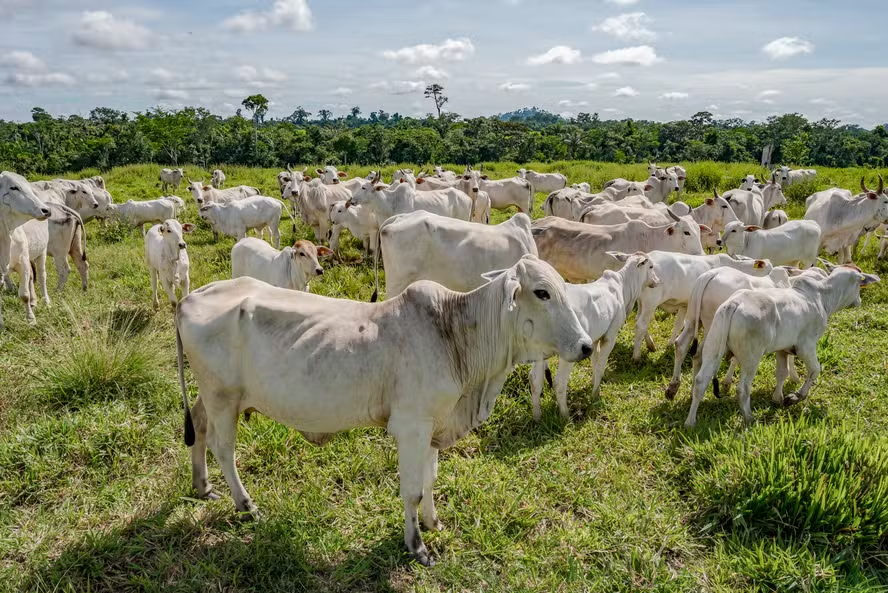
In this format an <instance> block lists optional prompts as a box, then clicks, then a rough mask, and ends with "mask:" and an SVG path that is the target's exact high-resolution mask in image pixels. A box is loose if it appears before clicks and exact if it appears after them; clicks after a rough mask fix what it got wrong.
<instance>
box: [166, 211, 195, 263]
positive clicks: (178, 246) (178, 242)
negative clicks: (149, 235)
mask: <svg viewBox="0 0 888 593" xmlns="http://www.w3.org/2000/svg"><path fill="white" fill-rule="evenodd" d="M157 230H158V232H159V233H160V236H161V238H162V239H163V244H164V247H165V250H166V252H167V254H168V255H169V256H170V258H171V259H173V260H178V259H179V254H180V252H182V251H185V249H186V248H187V247H188V244H187V243H185V233H190V232H191V231H193V230H194V225H193V224H191V223H190V222H186V223H185V224H182V223H180V222H179V221H178V220H176V219H175V218H171V219H169V220H165V221H163V223H161V224H159V225H158V229H157Z"/></svg>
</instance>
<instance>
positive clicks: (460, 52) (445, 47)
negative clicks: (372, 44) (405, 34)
mask: <svg viewBox="0 0 888 593" xmlns="http://www.w3.org/2000/svg"><path fill="white" fill-rule="evenodd" d="M474 54H475V46H474V45H473V44H472V41H471V40H470V39H467V38H465V37H462V38H460V39H445V40H444V41H443V42H442V43H440V44H438V45H434V44H431V43H421V44H419V45H413V46H410V47H402V48H401V49H388V50H386V51H384V52H382V56H383V57H384V58H385V59H387V60H393V61H395V62H402V63H404V64H433V63H435V62H461V61H463V60H467V59H469V58H470V57H472V56H473V55H474Z"/></svg>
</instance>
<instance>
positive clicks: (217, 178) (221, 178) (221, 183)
mask: <svg viewBox="0 0 888 593" xmlns="http://www.w3.org/2000/svg"><path fill="white" fill-rule="evenodd" d="M210 185H212V186H213V187H215V188H216V189H222V188H224V187H225V173H223V172H222V169H216V170H215V171H213V176H212V177H210Z"/></svg>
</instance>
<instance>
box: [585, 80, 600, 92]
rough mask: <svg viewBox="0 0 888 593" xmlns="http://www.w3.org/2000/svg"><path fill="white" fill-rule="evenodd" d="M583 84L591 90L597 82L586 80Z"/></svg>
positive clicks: (596, 86)
mask: <svg viewBox="0 0 888 593" xmlns="http://www.w3.org/2000/svg"><path fill="white" fill-rule="evenodd" d="M585 86H586V88H587V89H589V90H590V91H593V90H595V89H597V88H598V83H597V82H587V83H586V85H585Z"/></svg>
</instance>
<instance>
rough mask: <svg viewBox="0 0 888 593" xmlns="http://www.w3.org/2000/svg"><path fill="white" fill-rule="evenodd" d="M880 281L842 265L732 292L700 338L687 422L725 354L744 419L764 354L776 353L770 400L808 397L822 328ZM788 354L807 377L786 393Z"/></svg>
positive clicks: (790, 402)
mask: <svg viewBox="0 0 888 593" xmlns="http://www.w3.org/2000/svg"><path fill="white" fill-rule="evenodd" d="M878 281H879V277H878V276H873V275H871V274H864V273H862V272H861V271H860V270H858V269H856V268H849V267H843V266H840V267H838V268H836V269H835V270H833V271H832V273H830V274H829V275H828V276H826V277H825V278H821V277H818V276H814V275H809V276H805V277H803V278H800V279H799V280H798V281H797V282H795V283H793V286H792V288H773V289H763V290H752V291H749V290H743V291H740V292H738V293H736V294H734V295H733V296H731V297H730V298H729V299H728V300H727V301H725V303H724V304H722V305H721V306H720V307H719V308H718V311H716V313H715V318H714V319H713V321H712V326H711V327H710V329H709V334H708V336H707V337H706V341H705V342H704V343H703V359H702V364H701V366H700V372H699V373H698V374H697V376H696V377H694V389H693V396H692V397H693V399H692V401H691V409H690V412H689V414H688V418H687V420H686V421H685V426H686V427H688V428H690V427H693V426H695V425H696V423H697V408H698V406H699V405H700V401H701V400H702V399H703V395H704V393H705V391H706V387H707V386H708V385H709V382H710V381H711V380H712V379H713V378H714V377H715V374H716V372H717V371H718V368H719V366H720V365H721V361H722V359H723V358H724V357H725V355H726V354H729V353H730V354H732V355H733V356H734V357H736V358H737V361H738V364H739V366H740V381H739V383H738V384H737V399H738V401H739V403H740V410H741V411H742V413H743V418H744V420H746V422H747V423H751V422H752V409H751V406H750V392H751V391H752V380H753V379H754V378H755V375H756V372H757V371H758V365H759V363H760V362H761V360H762V357H763V356H764V355H765V354H768V353H770V352H774V353H775V354H776V355H777V386H776V387H775V389H774V393H773V395H772V397H771V399H772V401H773V402H774V403H776V404H782V405H784V406H791V405H795V404H797V403H799V402H801V401H802V400H804V399H805V398H807V397H808V392H809V391H810V389H811V386H812V385H813V384H814V381H816V380H817V377H818V375H820V363H819V361H818V360H817V342H818V340H820V337H821V336H822V335H823V334H824V332H825V331H826V326H827V322H828V320H829V317H830V316H831V315H832V314H833V313H835V312H836V311H839V310H841V309H845V308H848V307H858V306H860V288H861V287H863V286H867V285H869V284H872V283H874V282H878ZM789 354H794V355H796V356H797V357H798V358H799V359H801V361H802V362H803V363H804V364H805V369H806V370H807V377H806V378H805V383H804V384H803V385H802V386H801V387H800V388H799V390H798V391H797V392H796V393H793V394H791V395H789V396H784V394H783V384H784V383H785V382H786V379H787V377H788V374H789V373H788V363H787V356H788V355H789Z"/></svg>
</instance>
